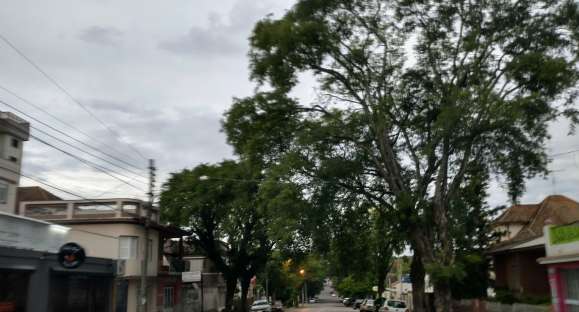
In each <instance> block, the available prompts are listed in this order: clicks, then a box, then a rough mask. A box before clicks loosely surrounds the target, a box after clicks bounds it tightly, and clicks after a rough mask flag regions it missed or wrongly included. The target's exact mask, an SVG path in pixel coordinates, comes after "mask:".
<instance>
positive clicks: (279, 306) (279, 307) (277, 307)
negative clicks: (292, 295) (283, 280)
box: [271, 300, 283, 312]
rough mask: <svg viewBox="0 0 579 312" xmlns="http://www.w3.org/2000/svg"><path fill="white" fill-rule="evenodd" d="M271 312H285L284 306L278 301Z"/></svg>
mask: <svg viewBox="0 0 579 312" xmlns="http://www.w3.org/2000/svg"><path fill="white" fill-rule="evenodd" d="M271 312H283V304H282V303H281V301H279V300H277V301H276V302H274V303H273V305H272V306H271Z"/></svg>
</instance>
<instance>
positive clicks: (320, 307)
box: [289, 300, 356, 312]
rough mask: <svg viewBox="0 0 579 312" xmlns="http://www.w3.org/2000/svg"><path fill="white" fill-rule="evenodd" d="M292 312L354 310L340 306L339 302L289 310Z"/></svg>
mask: <svg viewBox="0 0 579 312" xmlns="http://www.w3.org/2000/svg"><path fill="white" fill-rule="evenodd" d="M289 311H290V312H346V311H347V312H352V311H356V310H352V308H349V307H344V305H342V304H339V303H338V302H337V300H334V303H327V302H320V303H315V304H307V305H304V306H303V307H301V308H299V309H292V310H289Z"/></svg>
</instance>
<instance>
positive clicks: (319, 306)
mask: <svg viewBox="0 0 579 312" xmlns="http://www.w3.org/2000/svg"><path fill="white" fill-rule="evenodd" d="M331 291H332V289H331V288H330V287H326V288H324V290H323V291H322V293H321V294H320V295H319V298H320V301H319V303H312V304H304V305H302V306H300V307H299V308H295V309H290V310H287V311H288V312H355V311H357V310H353V309H352V308H351V307H345V306H344V305H343V304H342V303H340V302H339V299H338V298H337V297H332V296H331Z"/></svg>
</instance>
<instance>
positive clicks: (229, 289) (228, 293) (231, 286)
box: [225, 277, 237, 312]
mask: <svg viewBox="0 0 579 312" xmlns="http://www.w3.org/2000/svg"><path fill="white" fill-rule="evenodd" d="M236 286H237V278H232V277H226V280H225V287H226V288H225V311H227V312H231V311H233V308H234V307H233V296H234V295H235V287H236Z"/></svg>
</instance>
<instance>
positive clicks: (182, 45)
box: [159, 0, 275, 57]
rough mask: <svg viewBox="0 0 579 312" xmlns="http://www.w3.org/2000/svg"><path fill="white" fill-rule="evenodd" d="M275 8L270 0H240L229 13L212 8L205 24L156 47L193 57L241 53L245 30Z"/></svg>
mask: <svg viewBox="0 0 579 312" xmlns="http://www.w3.org/2000/svg"><path fill="white" fill-rule="evenodd" d="M274 10H275V7H274V2H273V1H265V0H261V1H260V0H240V1H237V2H236V3H235V4H234V5H233V7H232V8H231V10H230V12H229V13H228V14H226V15H222V14H217V13H215V12H212V13H211V14H209V16H208V17H207V25H204V26H193V27H191V29H190V30H189V31H188V33H187V34H185V35H182V36H179V37H177V38H173V39H170V40H167V41H162V42H161V43H160V44H159V47H161V48H162V49H166V50H168V51H171V52H175V53H179V54H183V55H187V56H192V57H199V56H205V57H207V56H220V55H225V56H232V55H240V53H242V52H244V51H246V50H247V47H248V46H247V38H248V37H249V34H250V33H249V32H248V30H250V29H252V27H253V25H254V24H255V22H256V21H258V20H259V19H261V18H264V17H265V16H266V15H267V14H269V13H272V12H273V11H274Z"/></svg>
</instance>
